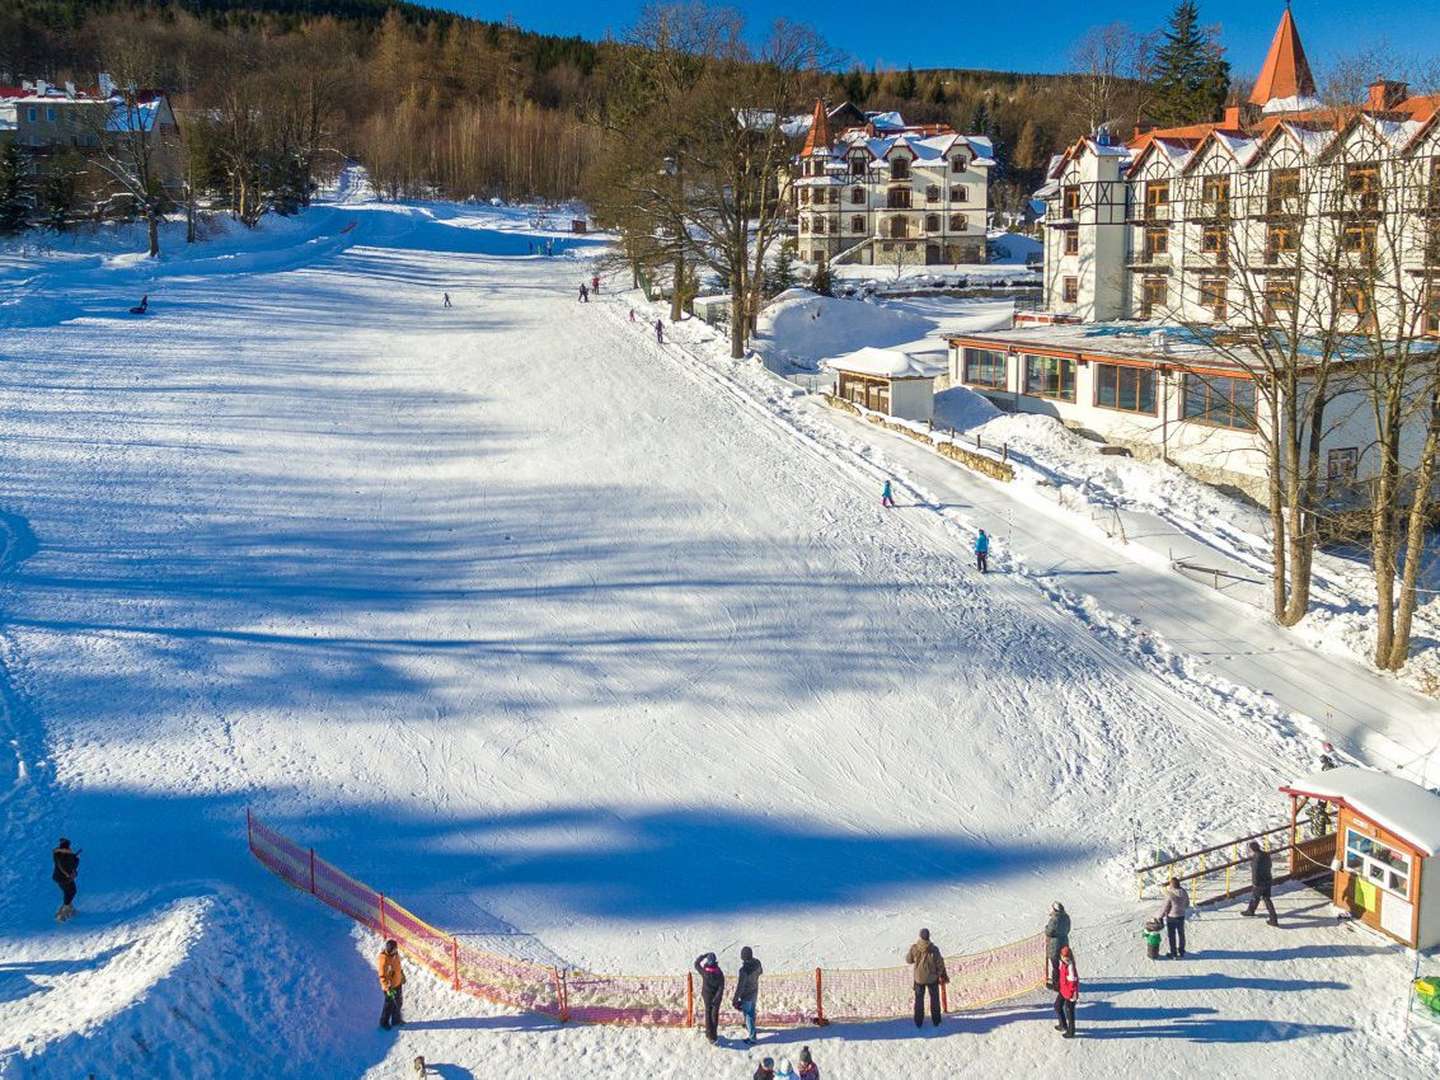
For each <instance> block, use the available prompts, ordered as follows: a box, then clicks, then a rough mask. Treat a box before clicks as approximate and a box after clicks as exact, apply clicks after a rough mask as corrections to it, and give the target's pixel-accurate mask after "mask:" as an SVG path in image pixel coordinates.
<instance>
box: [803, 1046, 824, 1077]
mask: <svg viewBox="0 0 1440 1080" xmlns="http://www.w3.org/2000/svg"><path fill="white" fill-rule="evenodd" d="M799 1075H800V1080H820V1066H818V1065H816V1064H815V1059H814V1058H813V1057H811V1056H810V1048H809V1047H808V1046H802V1047H801V1048H800V1074H799Z"/></svg>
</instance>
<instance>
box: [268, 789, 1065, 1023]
mask: <svg viewBox="0 0 1440 1080" xmlns="http://www.w3.org/2000/svg"><path fill="white" fill-rule="evenodd" d="M245 817H246V828H247V832H248V834H249V843H250V853H251V854H252V855H254V856H255V858H256V859H258V860H259V861H260V862H261V863H263V864H264V865H265V866H266V867H268V868H269V869H270V870H271V871H272V872H273V873H275V874H276V875H277V876H278V877H280V878H282V879H283V880H285V881H286V882H288V883H289V884H291V885H293V886H295V887H296V888H297V889H300V890H302V891H304V892H308V893H310V895H312V896H314V897H315V898H316V899H318V900H321V901H323V902H324V903H326V904H328V905H330V907H332V908H334V909H335V910H337V911H341V912H344V913H345V914H346V915H348V916H350V918H352V919H354V920H355V921H356V922H359V923H362V924H364V925H365V926H368V927H369V928H370V929H372V930H374V931H375V932H376V933H377V934H380V935H381V936H382V937H390V938H394V939H395V940H396V942H397V943H398V944H399V946H400V949H401V950H402V951H403V952H404V953H405V955H406V956H408V957H409V958H410V959H411V960H412V961H414V962H416V963H420V964H424V965H425V966H426V967H427V968H429V969H430V970H431V971H433V972H434V973H435V974H436V975H438V976H440V977H441V978H442V979H445V980H446V981H448V982H449V983H450V984H451V986H453V987H454V988H455V989H456V990H463V991H465V992H466V993H469V994H473V995H475V996H476V997H480V998H484V999H485V1000H486V1001H493V1002H496V1003H498V1004H501V1005H508V1006H510V1007H512V1008H515V1009H523V1010H525V1011H527V1012H535V1013H540V1014H542V1015H544V1016H549V1017H553V1018H554V1019H556V1020H575V1021H579V1022H580V1023H586V1024H641V1025H646V1026H652V1027H692V1026H694V1025H695V1023H696V1016H697V1013H701V1012H702V1011H703V1007H702V1006H701V1004H700V1001H699V995H698V993H697V988H696V980H695V978H694V976H693V975H691V974H689V973H686V974H682V975H603V974H599V973H596V972H590V971H582V970H579V969H576V968H570V969H564V970H562V969H559V968H555V967H548V966H546V965H543V964H535V963H531V962H529V961H526V960H517V959H514V958H513V957H508V956H500V955H498V954H496V953H492V952H487V951H486V950H484V949H479V948H476V947H475V946H473V945H468V944H466V943H465V942H463V941H461V940H460V939H458V938H456V937H455V936H454V935H452V934H447V933H445V932H444V931H443V930H437V929H436V928H435V927H433V926H431V925H430V924H429V923H427V922H425V921H424V920H423V919H421V918H420V917H419V916H417V915H415V914H413V913H412V912H410V911H408V910H407V909H405V908H404V907H402V906H401V905H400V904H397V903H396V902H395V901H394V900H392V899H391V898H390V897H388V896H386V895H385V894H383V893H380V892H377V891H376V890H374V889H372V888H371V887H370V886H369V885H366V884H364V883H362V882H359V881H356V880H355V879H354V878H352V877H350V876H349V875H348V874H346V873H345V872H344V871H342V870H340V869H339V868H338V867H336V866H333V865H331V864H330V863H328V862H326V861H325V860H324V859H322V858H320V857H319V856H318V855H316V854H315V849H314V848H305V847H301V846H300V845H299V844H297V843H295V842H294V841H293V840H291V839H289V838H288V837H286V836H284V835H283V834H281V833H279V832H276V831H275V830H274V829H272V828H270V827H269V826H268V825H265V824H264V823H263V822H261V821H260V820H259V819H258V818H256V817H254V816H253V815H252V814H250V813H249V812H248V811H247V812H246V815H245ZM945 966H946V968H947V969H948V973H949V976H950V982H949V984H948V985H947V986H946V987H944V989H943V991H942V1000H943V1003H944V1007H945V1010H946V1011H947V1012H958V1011H962V1010H965V1009H976V1008H980V1007H982V1006H985V1005H991V1004H994V1003H995V1002H998V1001H1004V1000H1006V999H1007V998H1012V997H1017V996H1019V995H1021V994H1026V993H1029V992H1030V991H1032V990H1036V989H1038V988H1039V987H1041V986H1043V985H1044V982H1045V943H1044V937H1043V936H1042V935H1040V934H1036V935H1034V936H1033V937H1029V938H1025V939H1024V940H1023V941H1017V942H1013V943H1011V944H1009V945H1002V946H1000V947H999V948H995V949H989V950H987V951H985V952H980V953H974V954H972V955H969V956H947V957H946V958H945ZM733 979H734V973H733V972H730V973H728V977H727V986H726V998H725V1008H724V1010H723V1011H722V1014H721V1021H722V1023H725V1024H726V1025H728V1026H732V1027H733V1026H738V1025H739V1024H740V1023H741V1018H740V1014H739V1013H738V1012H736V1011H735V1010H734V1009H731V1008H730V992H731V991H732V990H733V987H734V982H733ZM912 987H913V983H912V982H911V975H910V968H909V967H908V966H905V967H893V968H877V969H874V970H870V971H853V970H837V969H830V968H815V969H814V970H812V971H807V972H779V973H771V972H766V973H765V975H764V977H763V978H762V979H761V981H760V1013H759V1015H758V1017H757V1019H758V1021H759V1023H760V1024H762V1025H764V1026H766V1027H795V1026H799V1025H803V1024H825V1023H829V1022H830V1021H832V1020H837V1021H859V1020H891V1019H897V1018H900V1017H905V1016H909V1015H910V1009H911V1003H912V1000H913V989H912Z"/></svg>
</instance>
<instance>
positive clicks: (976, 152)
mask: <svg viewBox="0 0 1440 1080" xmlns="http://www.w3.org/2000/svg"><path fill="white" fill-rule="evenodd" d="M885 121H886V124H885V126H884V127H878V126H877V123H876V120H874V119H872V121H871V122H870V123H868V124H867V125H866V126H865V127H863V128H854V129H850V130H848V131H845V132H842V133H841V134H840V135H839V137H838V138H837V139H836V140H835V141H834V142H833V143H829V142H823V143H822V144H821V145H816V146H813V147H811V146H808V145H807V148H806V152H805V153H803V154H802V155H801V156H800V157H799V158H797V159H796V163H795V166H794V169H793V171H792V174H791V176H790V178H789V179H790V182H789V183H788V185H786V188H787V192H788V194H789V196H790V198H791V199H792V200H793V201H792V210H793V212H794V213H795V215H796V236H797V247H798V251H799V256H800V258H801V259H802V260H803V261H805V262H811V263H821V262H855V263H882V264H883V263H894V262H897V261H899V262H902V263H905V264H922V263H923V264H930V265H935V264H943V263H950V264H954V263H967V264H968V263H982V262H984V261H985V230H986V224H987V218H988V209H989V200H990V193H989V183H990V179H989V178H990V169H991V167H992V166H993V165H994V158H993V156H992V155H993V152H994V151H993V147H992V146H991V144H990V142H989V140H988V139H985V138H983V137H981V136H977V135H960V134H958V133H956V132H954V131H952V130H950V129H949V128H945V127H941V126H931V127H926V128H907V127H904V126H903V121H900V119H899V117H898V116H895V115H894V114H891V115H890V116H889V117H887V118H885Z"/></svg>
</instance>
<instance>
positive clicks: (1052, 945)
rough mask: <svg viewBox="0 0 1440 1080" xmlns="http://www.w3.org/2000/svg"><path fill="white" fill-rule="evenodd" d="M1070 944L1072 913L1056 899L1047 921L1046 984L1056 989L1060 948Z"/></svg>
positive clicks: (1047, 986) (1051, 988) (1048, 987)
mask: <svg viewBox="0 0 1440 1080" xmlns="http://www.w3.org/2000/svg"><path fill="white" fill-rule="evenodd" d="M1069 944H1070V915H1069V913H1067V912H1066V910H1065V905H1064V904H1062V903H1060V901H1059V900H1056V901H1055V902H1054V903H1053V904H1051V905H1050V918H1049V919H1047V920H1046V922H1045V986H1046V988H1047V989H1049V990H1054V989H1055V978H1056V974H1055V973H1056V972H1057V971H1059V970H1060V950H1061V949H1063V948H1064V947H1065V946H1066V945H1069Z"/></svg>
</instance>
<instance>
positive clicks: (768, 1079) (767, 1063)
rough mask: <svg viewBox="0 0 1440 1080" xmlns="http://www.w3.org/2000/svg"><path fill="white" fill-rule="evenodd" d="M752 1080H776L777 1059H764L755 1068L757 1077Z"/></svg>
mask: <svg viewBox="0 0 1440 1080" xmlns="http://www.w3.org/2000/svg"><path fill="white" fill-rule="evenodd" d="M750 1080H775V1059H774V1058H768V1057H767V1058H762V1059H761V1061H760V1064H759V1065H756V1066H755V1075H754V1076H752V1077H751V1078H750Z"/></svg>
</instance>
